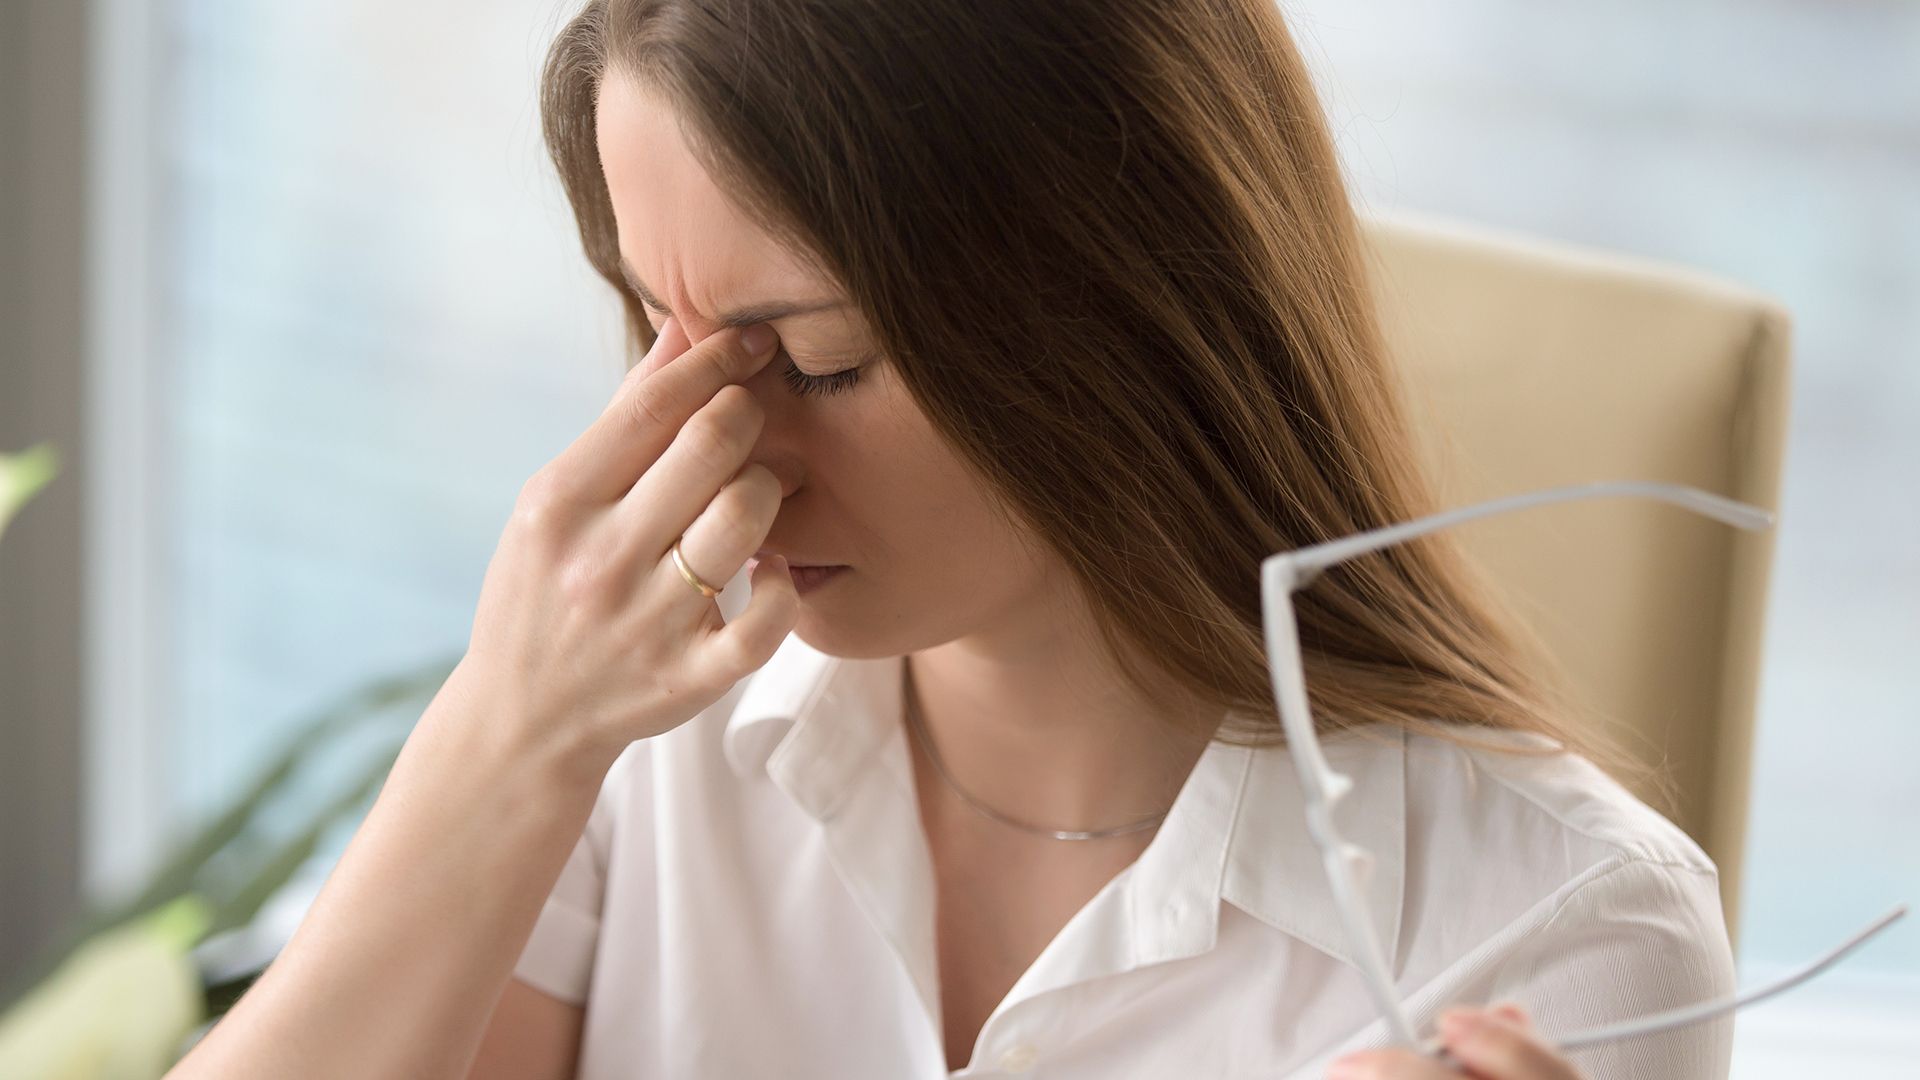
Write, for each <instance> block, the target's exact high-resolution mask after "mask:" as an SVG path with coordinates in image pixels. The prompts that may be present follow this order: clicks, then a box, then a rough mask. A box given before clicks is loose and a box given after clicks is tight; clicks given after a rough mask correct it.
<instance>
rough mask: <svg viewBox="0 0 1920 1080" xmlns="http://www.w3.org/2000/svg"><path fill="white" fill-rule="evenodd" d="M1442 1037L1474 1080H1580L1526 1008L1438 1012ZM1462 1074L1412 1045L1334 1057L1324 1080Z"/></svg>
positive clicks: (1424, 1079) (1422, 1079)
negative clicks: (1539, 1034)
mask: <svg viewBox="0 0 1920 1080" xmlns="http://www.w3.org/2000/svg"><path fill="white" fill-rule="evenodd" d="M1440 1040H1441V1042H1442V1043H1443V1044H1444V1045H1445V1046H1446V1048H1447V1050H1448V1051H1449V1052H1450V1053H1452V1054H1453V1056H1454V1057H1455V1058H1457V1059H1458V1060H1459V1061H1460V1064H1461V1067H1462V1068H1463V1069H1464V1070H1465V1075H1467V1076H1470V1077H1477V1078H1478V1080H1581V1077H1580V1072H1579V1070H1577V1069H1575V1068H1574V1067H1573V1066H1572V1065H1571V1064H1569V1063H1568V1061H1567V1059H1565V1058H1563V1057H1561V1056H1560V1055H1559V1054H1557V1053H1555V1052H1554V1051H1553V1050H1552V1049H1551V1048H1549V1047H1548V1046H1547V1045H1546V1044H1545V1043H1543V1042H1542V1041H1540V1039H1539V1038H1538V1037H1537V1033H1536V1032H1535V1031H1534V1030H1533V1022H1532V1021H1531V1020H1530V1019H1528V1017H1527V1014H1526V1010H1524V1009H1522V1008H1521V1007H1520V1006H1518V1005H1515V1004H1512V1003H1510V1002H1508V1003H1502V1004H1499V1005H1495V1006H1493V1007H1492V1008H1489V1009H1475V1008H1456V1009H1448V1010H1446V1011H1444V1012H1442V1013H1441V1014H1440ZM1460 1075H1461V1073H1460V1072H1459V1071H1457V1070H1454V1069H1451V1068H1448V1067H1447V1066H1445V1065H1442V1064H1440V1063H1439V1062H1437V1061H1435V1060H1433V1059H1432V1058H1429V1057H1422V1056H1421V1055H1419V1054H1416V1053H1414V1052H1413V1051H1411V1050H1364V1051H1361V1052H1359V1053H1354V1054H1347V1055H1346V1056H1344V1057H1339V1058H1335V1059H1334V1061H1333V1063H1332V1065H1331V1066H1330V1067H1329V1068H1328V1070H1327V1080H1455V1078H1457V1077H1459V1076H1460Z"/></svg>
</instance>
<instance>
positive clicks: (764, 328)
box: [740, 323, 775, 356]
mask: <svg viewBox="0 0 1920 1080" xmlns="http://www.w3.org/2000/svg"><path fill="white" fill-rule="evenodd" d="M774 337H775V334H774V332H773V327H771V326H768V325H767V324H766V323H755V324H753V325H752V326H749V327H747V328H746V329H745V330H742V331H740V345H741V347H743V348H745V349H746V350H747V352H749V353H751V354H753V355H754V356H761V355H763V354H765V353H766V352H767V351H768V350H770V349H772V348H773V339H774Z"/></svg>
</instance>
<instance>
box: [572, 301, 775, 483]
mask: <svg viewBox="0 0 1920 1080" xmlns="http://www.w3.org/2000/svg"><path fill="white" fill-rule="evenodd" d="M675 327H676V328H675V329H674V330H673V332H671V333H667V332H663V333H661V335H660V336H659V338H658V339H656V340H655V341H654V347H653V349H651V350H649V351H648V353H647V356H646V358H645V359H643V360H642V361H641V362H640V364H639V365H637V366H636V367H635V368H634V370H633V371H632V372H629V373H628V377H627V378H626V379H624V380H622V381H621V383H620V388H619V390H618V391H616V392H615V394H614V397H613V400H612V401H611V402H610V403H609V404H608V405H607V408H606V410H605V411H604V412H602V413H601V414H600V416H599V417H598V418H596V419H595V420H594V422H593V424H592V425H591V426H589V427H588V428H587V430H586V431H584V432H582V433H581V434H580V437H579V438H577V439H575V440H574V441H573V443H572V445H570V446H568V447H567V448H566V449H565V450H562V451H561V452H560V456H559V457H557V458H555V459H554V461H553V463H552V465H551V466H550V469H551V473H552V475H551V477H550V480H551V483H552V487H553V490H554V492H555V494H556V495H558V496H559V497H560V498H562V499H566V500H569V501H575V502H600V503H608V502H613V501H614V500H616V499H618V498H620V497H621V496H622V495H624V494H626V492H627V491H628V490H629V489H631V488H632V487H633V485H634V482H635V481H637V480H639V479H640V476H641V475H642V474H643V473H645V472H646V471H647V469H648V467H649V466H651V465H652V464H653V463H654V461H655V460H657V459H658V458H659V457H660V454H661V453H662V452H663V451H665V450H666V448H667V446H668V444H670V443H671V442H672V441H673V438H674V436H675V435H676V434H677V433H678V432H679V431H680V428H681V427H682V426H683V425H684V424H686V422H687V420H688V418H690V417H691V416H693V414H694V413H695V412H696V411H698V410H699V409H700V408H701V407H702V406H704V405H705V404H706V403H707V402H709V401H711V400H712V399H713V396H714V394H716V393H718V392H719V390H720V388H721V387H723V386H726V385H727V384H728V383H735V382H742V381H744V380H746V379H747V377H748V376H750V375H752V374H753V373H754V372H756V371H758V370H760V368H761V367H763V366H765V364H766V362H767V360H768V359H770V358H771V357H772V356H773V353H774V348H773V347H774V344H775V342H777V341H778V336H777V335H775V334H773V332H772V328H771V327H766V326H765V324H760V325H759V326H754V327H750V328H748V329H752V330H759V329H762V328H763V327H764V328H765V329H766V331H767V339H766V341H765V343H764V346H763V348H762V349H761V350H760V351H758V352H755V351H752V350H750V349H749V348H748V347H747V343H746V340H745V331H743V330H733V331H722V332H720V333H717V334H709V335H708V336H707V337H705V338H703V339H702V340H701V342H700V344H698V345H694V346H691V347H688V348H686V349H685V350H684V351H682V352H678V353H676V352H674V350H675V349H676V348H679V347H680V346H679V343H680V342H684V341H685V340H686V338H685V335H684V334H682V333H681V332H679V330H678V329H677V324H675ZM656 354H658V355H657V356H656Z"/></svg>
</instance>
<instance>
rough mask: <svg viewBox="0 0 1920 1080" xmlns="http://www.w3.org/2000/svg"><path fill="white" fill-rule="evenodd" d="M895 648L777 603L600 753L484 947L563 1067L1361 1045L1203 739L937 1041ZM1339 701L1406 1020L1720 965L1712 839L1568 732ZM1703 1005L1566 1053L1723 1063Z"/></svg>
mask: <svg viewBox="0 0 1920 1080" xmlns="http://www.w3.org/2000/svg"><path fill="white" fill-rule="evenodd" d="M901 676H902V661H901V659H900V658H899V657H894V658H891V659H847V658H837V657H831V656H827V655H825V654H822V653H820V652H818V651H816V650H814V649H812V648H811V647H809V646H808V645H807V644H806V643H805V642H802V641H801V640H800V639H799V638H798V637H795V636H792V635H789V637H788V638H787V640H786V641H785V642H784V643H783V644H782V645H781V647H780V649H779V651H778V652H777V653H776V654H775V656H774V657H773V659H772V660H770V661H769V662H768V663H767V664H766V665H765V666H764V667H762V668H761V669H760V670H759V671H758V672H756V673H754V674H753V675H751V676H749V677H747V678H745V679H743V680H741V681H740V682H739V683H737V684H735V685H734V686H733V687H732V688H730V689H729V690H728V692H727V693H726V695H725V696H723V697H722V698H721V699H720V700H719V701H717V702H715V703H714V704H713V705H712V706H711V707H709V708H708V709H706V710H704V711H702V712H701V713H700V714H699V715H698V716H696V717H695V718H694V719H692V720H691V721H689V722H688V723H686V724H685V725H683V726H681V727H679V728H676V729H674V730H673V731H671V732H668V733H667V734H665V735H661V736H659V737H657V738H653V739H648V740H644V741H641V742H636V743H634V744H632V745H631V746H629V747H628V748H627V749H626V751H625V752H624V753H623V754H622V755H621V756H620V758H619V760H618V761H617V762H616V763H615V764H614V766H613V768H612V770H611V771H610V772H609V774H608V775H607V778H606V781H605V784H604V785H603V787H602V788H601V791H600V795H599V798H598V801H597V803H596V804H595V807H594V810H593V813H592V816H591V818H590V819H589V821H588V823H587V826H586V829H585V832H584V834H583V835H582V837H581V839H580V841H579V844H578V845H577V846H576V847H575V848H574V850H573V853H572V855H571V857H570V858H569V859H568V860H567V863H566V867H565V869H564V871H563V872H562V873H561V876H560V879H559V882H558V884H557V885H555V887H554V890H553V893H552V895H551V896H550V898H549V899H548V900H547V902H546V905H545V908H544V910H543V911H542V913H541V915H540V919H539V921H538V923H537V925H536V926H535V928H534V931H533V934H532V936H531V938H530V939H529V940H528V942H527V944H526V947H525V950H524V952H523V954H522V955H521V957H520V960H519V962H518V965H517V967H516V969H515V975H516V977H517V978H519V979H520V980H522V981H523V982H526V983H528V984H530V985H532V986H534V987H536V988H538V989H540V990H543V991H545V992H546V993H548V994H551V995H553V996H555V997H558V998H561V999H564V1000H566V1001H570V1002H574V1003H577V1004H582V1005H584V1006H585V1009H586V1026H585V1031H584V1035H583V1042H582V1048H581V1060H580V1072H579V1075H580V1076H581V1077H582V1078H584V1080H616V1078H665V1077H676V1078H678V1077H717V1078H728V1080H731V1078H745V1077H773V1076H778V1077H787V1078H796V1080H798V1078H807V1077H821V1078H833V1080H857V1078H866V1077H873V1078H876V1080H911V1078H916V1077H941V1076H947V1075H953V1076H963V1077H985V1076H1007V1075H1014V1074H1021V1073H1032V1074H1034V1075H1037V1076H1043V1077H1048V1078H1059V1080H1078V1078H1087V1080H1093V1078H1096V1077H1097V1078H1101V1080H1111V1078H1114V1077H1152V1078H1163V1077H1178V1078H1187V1077H1256V1076H1257V1077H1301V1078H1306V1077H1319V1076H1321V1075H1322V1074H1323V1073H1324V1071H1325V1067H1326V1063H1327V1062H1328V1061H1329V1060H1330V1059H1331V1058H1333V1057H1334V1056H1337V1055H1339V1054H1342V1053H1345V1052H1347V1051H1349V1050H1354V1049H1359V1048H1363V1047H1370V1046H1379V1045H1384V1042H1385V1032H1384V1030H1383V1025H1382V1024H1381V1023H1380V1021H1379V1019H1378V1017H1377V1015H1376V1014H1375V1012H1374V1010H1373V1008H1372V1006H1371V1005H1370V1004H1369V1000H1368V998H1367V995H1366V992H1365V989H1364V987H1363V985H1362V983H1361V979H1360V977H1359V975H1358V974H1357V971H1356V970H1355V968H1353V967H1352V966H1351V965H1350V963H1349V957H1350V955H1351V954H1350V952H1349V949H1348V944H1347V942H1346V940H1345V938H1344V936H1343V934H1342V931H1341V925H1340V922H1339V918H1338V915H1337V913H1336V911H1335V910H1334V908H1333V906H1332V903H1331V900H1330V897H1329V893H1328V890H1327V885H1326V881H1325V878H1324V877H1323V875H1322V871H1321V867H1320V860H1319V856H1318V853H1317V852H1316V850H1315V849H1314V847H1313V845H1312V842H1311V841H1310V840H1309V839H1308V837H1307V835H1306V832H1305V828H1304V823H1303V821H1302V818H1301V814H1300V805H1301V804H1300V797H1299V788H1298V785H1297V782H1296V779H1295V775H1294V770H1293V765H1292V763H1291V761H1290V760H1289V759H1288V757H1287V753H1286V751H1285V750H1284V749H1281V748H1275V749H1263V750H1249V749H1247V748H1243V747H1233V746H1228V745H1225V744H1221V743H1213V744H1211V745H1210V746H1209V747H1208V749H1207V750H1206V751H1205V752H1204V753H1203V754H1202V755H1201V757H1200V759H1199V761H1198V762H1197V764H1196V765H1195V767H1194V769H1193V771H1192V773H1190V774H1189V776H1188V778H1187V780H1186V783H1185V785H1184V787H1183V788H1182V789H1181V791H1180V794H1179V796H1178V798H1177V800H1176V801H1175V803H1174V805H1173V807H1172V808H1171V810H1170V812H1169V813H1168V815H1167V817H1166V819H1165V820H1164V821H1163V822H1162V824H1161V826H1160V828H1159V831H1158V832H1157V833H1156V834H1155V835H1154V837H1153V838H1152V842H1151V843H1150V844H1149V845H1148V846H1147V848H1146V849H1145V851H1144V852H1143V853H1142V854H1141V855H1140V856H1139V857H1138V858H1137V859H1136V860H1135V861H1134V862H1133V863H1131V864H1129V865H1128V866H1127V867H1126V869H1124V870H1122V871H1121V872H1120V873H1119V874H1118V875H1117V876H1115V877H1114V878H1113V879H1112V880H1110V881H1109V882H1108V883H1107V884H1106V885H1105V886H1104V887H1102V888H1101V889H1100V891H1099V892H1098V893H1097V894H1096V895H1095V896H1094V897H1093V899H1091V900H1090V901H1088V902H1087V904H1086V906H1085V907H1083V908H1082V909H1081V910H1080V911H1079V912H1077V913H1076V914H1075V915H1074V916H1073V918H1072V919H1071V920H1069V921H1068V923H1067V924H1066V926H1064V927H1063V928H1062V929H1061V930H1060V932H1059V933H1058V934H1057V935H1056V936H1055V937H1054V939H1053V940H1052V941H1051V942H1050V943H1049V944H1048V945H1047V946H1046V948H1045V950H1043V951H1042V952H1041V954H1040V956H1039V957H1038V958H1037V959H1036V960H1035V961H1034V962H1033V965H1032V966H1031V967H1030V968H1028V969H1027V971H1026V972H1025V973H1024V974H1022V975H1021V976H1020V978H1019V981H1018V982H1016V983H1015V985H1014V986H1013V989H1012V990H1011V991H1009V992H1008V994H1007V996H1006V998H1005V1000H1003V1001H1001V1002H1000V1004H999V1005H998V1006H996V1007H995V1009H994V1010H993V1012H992V1014H991V1015H990V1016H989V1017H988V1018H987V1020H986V1023H985V1025H984V1026H983V1027H982V1028H981V1029H980V1033H979V1037H978V1039H977V1040H976V1042H975V1043H974V1045H973V1048H972V1055H971V1057H970V1058H969V1064H968V1065H967V1066H966V1067H965V1068H963V1069H961V1070H960V1071H958V1072H955V1073H952V1074H949V1073H948V1070H947V1068H946V1052H945V1050H944V1049H943V1045H942V1034H941V1032H942V1027H941V1023H940V1019H939V1018H940V1001H939V993H940V986H939V979H938V977H937V974H936V966H935V956H936V953H935V944H934V909H933V904H934V895H935V893H934V884H933V882H934V878H933V867H932V863H931V857H930V855H929V853H928V847H927V843H926V837H925V834H924V833H923V832H922V831H921V828H920V818H919V811H918V803H917V802H916V800H915V797H914V787H913V784H914V780H913V772H912V766H911V761H910V758H909V757H908V745H907V742H906V737H905V731H904V728H903V727H902V725H901V723H900V716H901V711H900V710H901V702H902V696H901V688H902V680H901ZM1368 731H1369V733H1370V734H1373V735H1376V736H1378V737H1377V738H1368V737H1362V736H1359V735H1342V736H1340V737H1337V738H1330V739H1328V740H1327V741H1326V744H1325V746H1326V750H1327V755H1328V759H1329V761H1330V763H1331V764H1332V765H1333V767H1334V768H1336V769H1338V770H1340V771H1342V772H1345V773H1348V774H1349V775H1351V776H1353V777H1354V780H1355V789H1354V791H1353V793H1352V794H1350V795H1349V796H1348V797H1347V798H1346V799H1345V800H1343V801H1342V803H1341V804H1340V808H1339V813H1340V818H1341V821H1340V824H1341V827H1342V829H1343V831H1344V832H1345V833H1346V835H1347V837H1348V839H1350V840H1353V841H1355V842H1357V843H1359V844H1361V845H1363V846H1365V847H1367V848H1368V849H1370V850H1371V851H1372V852H1373V853H1374V855H1375V857H1376V860H1377V861H1376V863H1375V866H1374V868H1373V871H1372V873H1371V875H1370V876H1369V877H1368V879H1367V888H1368V889H1369V891H1370V892H1371V898H1370V899H1371V902H1372V910H1373V912H1374V915H1375V918H1376V919H1377V921H1378V925H1379V928H1380V931H1381V940H1382V941H1383V942H1384V943H1385V945H1386V949H1387V952H1388V953H1389V954H1390V962H1391V964H1392V970H1393V972H1394V973H1395V976H1396V978H1397V980H1398V984H1399V987H1400V991H1401V994H1402V995H1403V997H1404V999H1405V1000H1406V1001H1407V1003H1408V1007H1409V1010H1410V1015H1411V1017H1412V1020H1413V1022H1414V1024H1415V1025H1416V1027H1417V1029H1418V1030H1419V1032H1420V1033H1421V1034H1422V1035H1426V1034H1430V1033H1431V1032H1432V1030H1433V1019H1434V1017H1435V1015H1436V1014H1437V1013H1438V1012H1439V1010H1440V1009H1442V1008H1444V1007H1446V1006H1448V1005H1451V1004H1455V1003H1486V1002H1491V1001H1497V1000H1514V1001H1518V1002H1520V1003H1522V1004H1523V1005H1525V1006H1526V1007H1527V1008H1528V1009H1529V1010H1530V1011H1531V1012H1532V1014H1533V1016H1534V1017H1535V1020H1536V1023H1537V1025H1538V1026H1539V1027H1540V1028H1541V1030H1543V1031H1547V1032H1555V1031H1561V1032H1564V1031H1571V1030H1573V1029H1576V1028H1583V1027H1586V1026H1589V1025H1593V1024H1599V1023H1603V1022H1608V1021H1616V1020H1621V1019H1625V1018H1628V1017H1632V1016H1637V1015H1643V1014H1645V1013H1647V1012H1652V1011H1656V1010H1661V1009H1667V1008H1672V1007H1675V1006H1679V1005H1683V1004H1687V1003H1691V1002H1695V1001H1699V1000H1702V999H1705V998H1709V997H1715V996H1719V995H1723V994H1727V993H1730V992H1732V991H1733V989H1734V965H1733V956H1732V951H1731V949H1730V947H1729V945H1728V938H1727V931H1726V925H1725V922H1724V920H1723V918H1722V914H1721V908H1720V899H1719V892H1718V882H1717V871H1716V870H1715V867H1714V865H1713V863H1712V862H1711V861H1710V860H1709V859H1708V858H1707V856H1706V855H1705V854H1704V853H1703V852H1702V851H1701V850H1700V848H1699V847H1698V846H1697V845H1696V844H1694V843H1693V841H1691V840H1690V839H1688V838H1687V836H1686V835H1685V834H1684V833H1682V832H1681V831H1680V830H1679V829H1678V828H1677V827H1675V826H1674V825H1673V824H1672V823H1671V822H1669V821H1668V820H1666V819H1665V818H1663V817H1661V816H1660V815H1659V814H1657V813H1655V812H1654V811H1653V810H1652V809H1650V808H1648V807H1647V806H1646V805H1645V804H1643V803H1641V802H1639V801H1638V800H1636V799H1635V798H1634V797H1633V796H1632V795H1630V794H1629V793H1628V792H1627V791H1626V790H1625V789H1624V788H1622V787H1621V786H1620V785H1618V784H1617V783H1615V782H1614V781H1612V780H1611V779H1609V778H1608V777H1606V776H1605V775H1604V774H1603V773H1602V772H1600V770H1599V769H1597V768H1596V767H1594V766H1593V765H1592V764H1591V763H1590V762H1588V761H1587V760H1586V759H1584V758H1580V757H1577V756H1574V755H1570V754H1559V755H1555V756H1553V757H1551V758H1540V757H1522V756H1518V755H1508V754H1502V753H1498V752H1493V751H1472V750H1465V749H1461V748H1459V747H1456V746H1453V745H1452V744H1449V743H1446V742H1443V741H1439V740H1435V739H1431V738H1427V737H1422V736H1415V735H1407V734H1405V733H1403V732H1401V731H1399V730H1398V729H1394V728H1387V727H1384V726H1376V727H1374V728H1370V729H1368ZM1504 737H1506V738H1512V739H1516V740H1518V739H1523V738H1524V739H1537V738H1538V737H1537V736H1519V735H1509V736H1504ZM1732 1037H1733V1020H1732V1018H1731V1017H1730V1016H1726V1017H1721V1018H1719V1019H1716V1020H1714V1021H1711V1022H1708V1023H1706V1024H1700V1025H1695V1026H1693V1027H1691V1028H1685V1029H1681V1030H1677V1031H1671V1032H1666V1033H1662V1034H1659V1035H1653V1036H1647V1037H1644V1038H1640V1039H1637V1040H1633V1041H1630V1042H1626V1043H1616V1044H1611V1045H1605V1046H1598V1047H1590V1048H1586V1049H1582V1050H1578V1051H1574V1052H1572V1053H1571V1054H1570V1057H1571V1059H1572V1060H1573V1061H1574V1062H1575V1064H1577V1065H1578V1066H1580V1067H1581V1068H1582V1070H1583V1071H1584V1072H1585V1074H1586V1076H1588V1077H1589V1078H1591V1080H1627V1078H1633V1080H1662V1078H1674V1080H1679V1078H1682V1077H1684V1078H1687V1080H1701V1078H1724V1077H1725V1076H1726V1075H1727V1070H1728V1065H1729V1058H1730V1055H1731V1052H1732Z"/></svg>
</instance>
